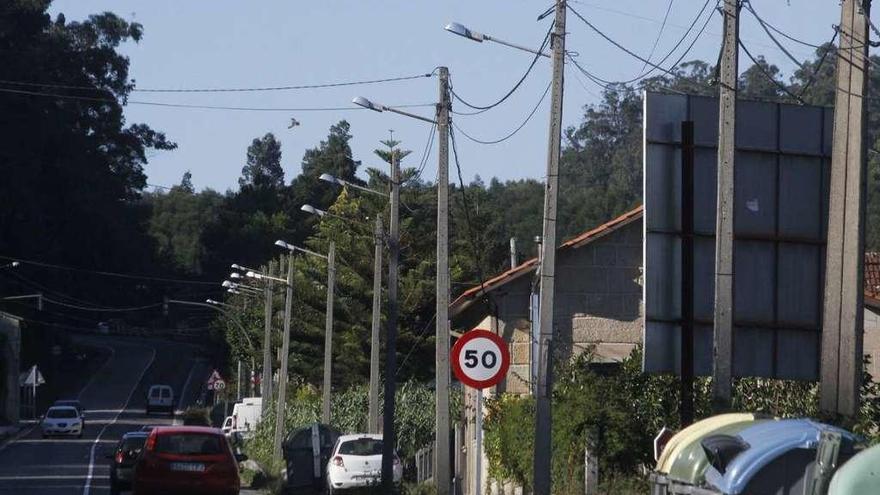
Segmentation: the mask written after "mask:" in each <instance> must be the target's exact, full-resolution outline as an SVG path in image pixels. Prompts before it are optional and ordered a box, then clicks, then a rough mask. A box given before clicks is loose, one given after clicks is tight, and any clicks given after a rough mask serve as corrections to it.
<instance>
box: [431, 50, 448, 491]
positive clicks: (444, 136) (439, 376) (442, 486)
mask: <svg viewBox="0 0 880 495" xmlns="http://www.w3.org/2000/svg"><path fill="white" fill-rule="evenodd" d="M439 70H440V103H439V105H437V133H438V134H439V136H438V137H439V138H440V143H439V157H440V158H439V161H438V164H437V288H436V292H437V295H436V300H437V322H436V323H437V325H436V332H435V341H436V354H435V356H436V357H435V360H436V362H435V363H434V373H435V377H434V380H435V383H436V387H435V388H436V394H437V397H436V400H435V401H434V404H435V412H436V414H435V418H434V419H435V425H434V434H435V437H434V457H435V459H434V473H433V474H434V484H435V486H436V487H437V495H449V493H450V489H451V486H450V484H451V481H452V472H451V469H450V466H449V456H450V447H449V380H450V378H449V107H450V101H449V69H447V68H446V67H440V68H439Z"/></svg>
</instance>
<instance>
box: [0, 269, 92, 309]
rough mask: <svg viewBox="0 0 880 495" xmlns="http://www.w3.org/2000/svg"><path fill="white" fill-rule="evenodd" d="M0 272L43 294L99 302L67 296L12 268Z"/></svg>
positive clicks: (79, 301)
mask: <svg viewBox="0 0 880 495" xmlns="http://www.w3.org/2000/svg"><path fill="white" fill-rule="evenodd" d="M0 273H2V274H4V275H11V276H13V277H15V278H17V279H18V280H19V281H20V282H24V283H25V284H27V285H29V286H31V287H34V288H35V289H36V290H38V291H42V292H43V293H44V294H54V295H55V296H57V297H59V298H61V299H66V300H68V301H70V302H73V303H79V304H85V305H87V306H100V305H99V304H94V303H92V302H89V301H84V300H82V299H77V298H75V297H73V296H68V295H67V294H64V293H63V292H59V291H57V290H53V289H50V288H48V287H46V286H45V285H42V284H40V283H38V282H35V281H33V280H31V279H29V278H27V277H24V276H22V275H20V274H18V273H15V271H14V270H4V271H2V272H0Z"/></svg>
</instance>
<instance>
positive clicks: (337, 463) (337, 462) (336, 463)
mask: <svg viewBox="0 0 880 495" xmlns="http://www.w3.org/2000/svg"><path fill="white" fill-rule="evenodd" d="M333 465H334V466H339V467H345V463H344V462H342V457H340V456H336V457H334V458H333Z"/></svg>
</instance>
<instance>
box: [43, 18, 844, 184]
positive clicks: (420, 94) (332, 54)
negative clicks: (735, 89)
mask: <svg viewBox="0 0 880 495" xmlns="http://www.w3.org/2000/svg"><path fill="white" fill-rule="evenodd" d="M713 1H714V0H713ZM551 3H552V2H550V1H549V0H548V1H545V2H528V1H524V0H479V1H473V0H443V1H436V0H435V1H426V0H367V1H365V0H346V1H342V0H322V1H305V0H299V1H291V0H283V1H282V0H264V1H250V2H242V1H240V0H212V1H210V2H207V1H200V2H197V1H180V0H150V1H143V0H141V1H135V0H55V2H54V3H53V5H52V8H51V12H52V13H53V15H54V14H57V13H59V12H63V13H64V14H65V16H66V17H67V19H68V20H78V19H82V18H84V17H85V16H87V15H89V14H90V13H96V12H101V11H105V10H109V11H113V12H115V13H116V14H118V15H120V16H122V17H125V18H127V19H131V20H135V21H137V22H140V23H142V24H143V25H144V29H145V35H144V38H143V39H142V41H141V42H140V43H138V44H134V43H129V44H127V45H125V46H124V47H123V52H124V53H126V54H127V55H128V56H129V57H130V59H131V76H132V78H134V79H135V80H136V81H137V86H138V87H141V88H189V87H254V86H276V85H294V84H316V83H329V82H337V81H350V80H363V79H375V78H383V77H394V76H406V75H412V74H418V73H426V72H430V71H431V70H433V68H434V67H436V66H439V65H446V66H448V67H449V68H450V71H451V73H452V77H453V83H454V86H455V89H456V91H457V92H458V93H459V94H461V95H462V96H463V97H465V98H469V99H470V100H472V101H473V102H475V103H484V104H485V103H489V102H492V101H494V100H495V99H497V98H498V97H499V96H500V95H502V94H503V93H505V92H506V91H507V90H508V89H509V88H510V87H511V86H512V85H513V83H514V82H515V81H516V80H518V79H519V77H520V76H521V75H522V73H523V72H524V71H525V69H526V67H527V66H528V64H529V62H530V56H529V55H528V54H525V53H522V52H519V51H516V50H511V49H508V48H506V47H503V46H500V45H496V44H492V43H483V44H482V45H480V44H478V43H475V42H472V41H468V40H466V39H464V38H459V37H456V36H453V35H451V34H449V33H447V32H445V31H444V30H443V26H444V25H445V24H446V23H447V22H449V21H453V20H455V21H459V22H461V23H463V24H465V25H467V26H469V27H471V28H472V29H475V30H479V31H482V32H485V33H488V34H492V35H494V36H496V37H498V38H501V39H506V40H508V41H513V42H518V43H521V44H525V45H534V46H537V45H539V44H540V42H541V40H542V39H543V36H544V34H545V32H546V30H547V28H548V26H549V22H550V20H551V19H550V18H547V19H545V20H543V21H540V22H536V17H537V16H538V14H540V13H541V12H543V11H544V10H545V9H546V8H548V7H549V6H550V5H551ZM703 3H704V0H674V1H673V4H672V10H671V14H670V16H669V20H668V22H667V26H666V28H665V30H664V31H663V33H662V36H661V38H660V42H659V45H658V47H657V50H656V53H655V55H654V60H656V59H659V58H661V57H662V56H663V55H665V53H666V52H667V51H668V50H669V49H670V48H672V46H673V45H674V44H675V43H676V42H677V41H678V39H679V38H680V37H681V36H682V34H683V33H684V32H685V31H686V27H687V26H688V25H689V24H690V23H691V20H692V19H693V17H694V16H695V15H696V13H697V12H698V11H699V9H700V7H701V6H702V5H703ZM753 4H754V6H755V8H756V9H757V10H758V12H759V14H761V15H762V17H764V18H765V19H766V20H768V21H770V22H772V23H773V24H775V25H776V26H777V27H779V28H781V29H783V30H784V31H785V32H787V33H790V34H792V35H794V36H795V37H798V38H800V39H803V40H806V41H810V42H813V43H815V44H820V43H822V42H825V41H827V40H828V39H830V38H831V35H832V28H831V26H832V24H837V23H838V22H839V6H838V2H836V1H830V0H823V1H818V0H788V1H787V2H786V1H784V0H753ZM668 5H669V3H668V0H613V1H612V0H584V1H574V0H572V6H573V7H574V8H575V9H577V10H578V11H579V12H580V13H581V14H583V15H584V16H585V17H587V18H588V19H589V20H590V21H591V22H592V23H594V24H595V25H596V26H597V27H599V28H600V29H602V30H603V31H605V32H606V33H607V34H608V35H609V36H611V37H612V38H614V39H616V40H617V41H619V42H620V43H621V44H623V45H625V46H626V47H628V48H630V49H631V50H633V51H634V52H636V53H639V54H641V55H642V56H647V54H648V53H649V52H650V51H651V46H652V45H653V44H654V40H655V39H656V38H657V35H658V32H659V29H660V25H661V21H662V19H663V17H664V14H665V12H666V9H667V6H668ZM551 17H552V16H551ZM567 31H568V32H569V36H568V39H567V43H568V45H567V48H568V49H569V50H572V51H576V52H578V53H579V54H580V55H579V61H580V63H581V64H582V65H584V66H585V67H586V68H587V69H588V70H590V71H592V72H594V73H595V74H597V75H599V76H600V77H602V78H604V79H609V80H611V79H613V80H617V79H628V78H631V77H633V76H634V75H636V74H639V73H640V72H641V69H642V66H643V63H642V62H640V61H638V60H635V59H633V58H632V57H630V56H629V55H627V54H625V53H623V52H621V51H620V50H619V49H617V48H615V47H614V46H612V45H611V44H609V43H608V42H607V41H605V40H603V39H602V38H600V37H598V36H597V35H596V34H595V33H593V32H591V31H589V28H587V26H585V25H584V24H583V23H581V22H580V20H578V19H577V18H576V17H574V16H573V15H569V16H568V29H567ZM720 33H721V19H720V16H718V15H716V16H715V17H714V18H713V19H712V21H711V22H710V24H709V26H708V28H707V30H706V32H705V33H704V35H703V36H702V38H701V39H700V40H699V41H698V42H697V43H696V44H695V45H694V48H693V50H692V52H691V53H690V55H689V56H688V57H687V58H686V59H685V60H690V59H693V58H700V59H703V60H707V61H712V62H714V61H715V59H716V58H717V54H718V48H719V44H720ZM741 33H742V38H743V41H744V42H745V43H746V44H747V46H749V47H750V51H751V52H752V53H753V54H756V55H757V54H758V53H760V54H763V55H765V56H766V57H767V59H768V60H769V61H770V62H771V63H774V64H776V65H778V66H779V67H780V68H782V70H783V73H784V74H783V75H784V77H786V78H787V77H788V76H789V75H790V74H791V72H792V70H793V65H792V64H791V63H790V62H788V60H787V59H786V58H785V57H784V56H783V55H782V53H781V52H780V51H779V49H778V48H776V47H775V46H773V44H772V42H771V41H770V40H769V39H768V38H767V36H766V35H765V34H764V33H763V31H762V30H761V28H760V26H759V25H758V24H757V22H756V21H755V20H754V19H753V18H752V17H751V16H750V15H749V14H748V13H746V12H745V11H743V21H742V30H741ZM786 43H787V46H788V47H789V49H790V51H791V52H792V53H793V54H794V55H796V56H797V57H798V58H799V59H804V58H807V57H809V56H810V55H811V49H810V48H807V47H804V46H801V45H797V44H794V43H791V42H786ZM674 58H677V57H674ZM670 60H672V59H670ZM747 66H748V60H747V59H745V57H744V56H741V68H745V67H747ZM549 76H550V64H549V61H545V60H541V61H540V62H539V63H538V65H537V67H536V70H535V71H533V73H532V75H531V76H530V77H529V79H528V80H527V81H526V83H525V84H523V86H522V87H521V88H520V90H519V91H518V92H517V93H516V94H515V95H514V96H513V97H511V98H510V99H509V100H508V101H507V102H505V103H504V104H503V105H502V106H500V107H498V108H496V109H494V110H492V111H490V112H487V113H484V114H482V115H479V116H472V117H464V116H457V117H456V122H457V123H458V124H459V125H460V126H461V127H462V128H463V129H465V131H467V132H468V133H470V134H471V135H474V136H476V137H479V138H483V139H494V138H497V137H500V136H503V135H505V134H507V133H508V132H509V131H511V130H512V129H513V128H515V127H516V126H518V125H519V124H520V123H521V122H522V121H523V119H524V118H525V116H526V115H527V114H528V113H529V111H530V110H531V109H532V108H533V107H534V105H535V103H536V102H537V101H538V99H539V98H540V96H541V93H542V92H543V91H544V88H545V87H546V85H547V82H548V80H549ZM576 76H580V75H579V74H577V75H576V74H575V71H573V70H569V71H568V72H567V79H566V85H565V110H564V122H565V125H566V126H569V125H575V124H577V123H578V122H579V121H580V120H581V116H582V114H583V110H582V108H583V106H584V105H585V104H589V103H594V102H596V101H597V100H598V95H599V92H600V89H599V88H598V87H597V86H595V85H593V84H592V83H590V82H588V81H586V80H585V79H584V78H583V77H580V79H581V81H583V84H582V83H581V82H579V81H578V78H577V77H576ZM584 86H586V89H585V88H584ZM437 94H438V89H437V79H436V78H431V79H419V80H416V81H408V82H402V83H393V84H383V85H372V86H361V87H346V88H339V89H329V90H328V89H323V90H308V91H288V92H272V93H232V94H170V95H169V94H149V93H136V94H134V95H133V96H132V99H133V100H145V101H162V102H173V103H188V104H205V105H227V106H249V107H282V108H301V107H340V106H343V107H345V106H350V103H349V102H350V101H351V98H352V97H354V96H357V95H363V96H366V97H369V98H371V99H374V100H375V101H379V102H382V103H386V104H413V103H430V102H434V101H436V99H437ZM548 103H549V98H547V99H546V100H545V101H544V103H543V104H542V107H541V109H540V110H539V111H538V113H537V114H535V116H534V118H533V119H532V120H531V121H530V122H529V123H528V124H527V125H526V126H525V127H524V128H523V129H522V131H521V132H520V133H519V134H517V135H516V136H514V137H513V138H512V139H510V140H508V141H506V142H504V143H502V144H499V145H495V146H483V145H478V144H474V143H471V142H469V141H467V140H465V139H464V137H463V136H459V151H460V153H461V158H462V168H463V169H464V174H465V179H466V180H469V179H471V178H473V177H474V176H475V175H477V174H479V175H480V176H481V177H483V178H484V179H485V180H488V179H489V178H491V177H493V176H496V177H499V178H502V179H516V178H524V177H532V178H540V177H542V176H543V172H544V168H545V162H546V153H547V151H546V139H547V126H548V114H547V108H548ZM456 108H457V110H459V111H464V110H466V108H464V107H463V106H462V105H461V104H458V105H457V106H456ZM412 111H413V112H416V113H418V112H421V113H423V114H425V115H429V116H430V114H431V113H432V110H431V109H429V108H417V109H413V110H412ZM126 117H127V119H128V121H129V122H130V123H135V122H144V123H147V124H149V125H151V126H153V127H154V128H155V129H158V130H162V131H164V132H166V133H167V134H168V136H169V137H170V138H171V139H172V140H174V141H176V142H177V143H178V144H179V148H178V149H177V150H175V151H171V152H161V153H156V154H154V155H152V156H151V158H150V163H149V165H147V168H146V171H147V174H148V176H149V182H150V183H151V184H159V185H172V184H175V183H178V182H179V180H180V177H181V176H182V175H183V173H184V172H185V171H186V170H191V171H192V173H193V182H194V184H195V185H196V187H197V188H204V187H210V188H214V189H218V190H221V191H223V190H226V189H228V188H236V187H237V179H238V177H239V175H240V172H241V167H242V165H243V164H244V159H245V150H246V148H247V146H248V144H249V143H250V141H251V140H252V139H253V138H254V137H258V136H262V135H263V134H265V133H266V132H273V133H274V134H275V135H276V136H277V137H278V138H279V139H280V140H281V142H282V145H283V153H284V155H283V165H284V170H285V173H286V177H287V180H288V181H289V180H290V179H292V178H293V177H294V176H295V175H297V174H298V173H299V171H300V162H301V159H302V156H303V152H304V151H305V150H306V149H308V148H311V147H314V146H316V145H317V143H318V142H319V141H320V140H321V139H323V138H324V137H326V135H327V132H328V128H329V127H330V126H331V125H332V124H334V123H336V122H338V121H339V120H341V119H347V120H348V121H349V122H350V123H351V126H352V133H353V135H354V139H353V141H352V147H353V150H354V154H355V156H356V157H357V158H358V159H360V160H362V161H363V163H364V165H368V166H369V165H372V166H375V165H376V164H377V162H378V159H377V158H376V157H374V155H373V154H372V150H374V149H376V148H377V147H380V144H379V141H380V140H381V139H385V138H387V137H388V130H389V129H393V130H394V137H395V138H397V139H400V140H402V141H403V145H402V146H403V147H404V148H408V149H412V150H413V151H414V152H413V154H412V155H411V156H410V158H408V160H407V161H406V162H405V165H409V166H414V165H415V164H416V163H417V162H418V159H419V157H420V156H421V150H422V149H423V147H424V145H425V143H426V140H427V136H428V131H429V128H428V125H426V124H422V123H420V122H418V121H414V120H410V119H407V118H405V117H400V116H395V115H393V114H387V113H385V114H378V113H375V112H369V111H333V112H233V111H215V110H190V109H175V108H156V107H148V106H139V105H130V106H128V107H127V110H126ZM291 117H295V118H296V119H297V120H298V121H299V122H300V123H301V125H300V126H299V127H296V128H294V129H293V130H288V128H287V127H288V123H289V122H290V118H291ZM435 175H436V146H435V148H434V151H433V153H432V156H431V159H430V161H429V164H428V167H427V168H426V171H425V177H426V178H429V179H431V180H433V178H434V177H435Z"/></svg>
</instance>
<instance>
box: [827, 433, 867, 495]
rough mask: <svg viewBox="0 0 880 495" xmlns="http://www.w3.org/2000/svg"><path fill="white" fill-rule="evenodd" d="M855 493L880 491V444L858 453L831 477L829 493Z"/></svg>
mask: <svg viewBox="0 0 880 495" xmlns="http://www.w3.org/2000/svg"><path fill="white" fill-rule="evenodd" d="M853 493H880V445H875V446H873V447H871V448H870V449H866V450H863V451H862V452H859V453H858V454H856V456H855V457H853V458H852V459H850V460H848V461H846V463H845V464H844V465H843V466H841V467H840V468H839V469H838V470H837V472H836V473H834V477H833V478H831V485H830V486H829V487H828V495H851V494H853Z"/></svg>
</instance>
